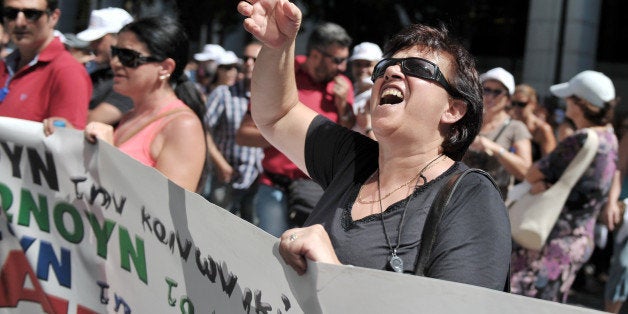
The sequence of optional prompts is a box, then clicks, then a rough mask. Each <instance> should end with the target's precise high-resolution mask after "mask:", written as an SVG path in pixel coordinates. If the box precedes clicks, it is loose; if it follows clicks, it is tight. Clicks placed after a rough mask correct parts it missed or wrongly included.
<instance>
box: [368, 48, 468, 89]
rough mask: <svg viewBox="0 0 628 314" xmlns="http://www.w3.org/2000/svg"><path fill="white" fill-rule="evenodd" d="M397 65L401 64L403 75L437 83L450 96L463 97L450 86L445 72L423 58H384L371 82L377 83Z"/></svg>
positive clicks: (376, 68) (374, 70) (374, 72)
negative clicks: (390, 68)
mask: <svg viewBox="0 0 628 314" xmlns="http://www.w3.org/2000/svg"><path fill="white" fill-rule="evenodd" d="M397 64H400V66H401V72H402V73H403V74H405V75H408V76H414V77H418V78H421V79H425V80H430V81H435V82H437V83H438V84H440V85H441V86H442V87H443V88H445V90H446V91H447V93H449V95H451V96H454V97H461V95H460V93H459V92H458V91H457V90H455V89H454V88H453V87H451V85H449V82H447V79H445V75H443V72H441V71H440V69H439V68H438V66H437V65H436V64H434V63H433V62H431V61H429V60H425V59H423V58H416V57H413V58H384V59H382V60H381V61H379V62H378V63H377V64H376V65H375V69H373V75H372V76H371V80H372V81H373V82H375V80H376V79H378V78H380V77H382V76H384V73H385V72H386V69H387V68H388V67H389V66H391V65H397Z"/></svg>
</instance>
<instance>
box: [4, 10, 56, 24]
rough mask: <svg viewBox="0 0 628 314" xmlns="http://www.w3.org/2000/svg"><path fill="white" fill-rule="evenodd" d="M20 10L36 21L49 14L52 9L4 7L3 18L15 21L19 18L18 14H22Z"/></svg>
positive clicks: (27, 17) (30, 19) (25, 15)
mask: <svg viewBox="0 0 628 314" xmlns="http://www.w3.org/2000/svg"><path fill="white" fill-rule="evenodd" d="M20 12H22V13H24V17H25V18H26V19H27V20H29V21H31V22H34V21H37V20H39V19H40V18H41V16H42V15H44V14H46V15H49V14H50V9H46V10H37V9H18V8H13V7H3V8H2V18H3V19H7V20H10V21H14V20H15V19H17V16H18V14H20Z"/></svg>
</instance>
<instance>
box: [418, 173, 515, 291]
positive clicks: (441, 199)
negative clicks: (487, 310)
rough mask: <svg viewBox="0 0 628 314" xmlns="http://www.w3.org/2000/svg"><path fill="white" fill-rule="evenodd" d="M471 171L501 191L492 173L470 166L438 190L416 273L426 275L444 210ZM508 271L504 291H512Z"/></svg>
mask: <svg viewBox="0 0 628 314" xmlns="http://www.w3.org/2000/svg"><path fill="white" fill-rule="evenodd" d="M471 172H477V173H479V174H482V175H484V176H485V177H487V178H488V179H489V181H491V183H492V184H493V186H494V187H495V189H496V190H497V191H499V187H498V186H497V183H495V180H493V178H492V177H491V175H490V174H488V173H487V172H486V171H484V170H481V169H476V168H469V169H467V170H465V171H461V172H458V173H456V174H454V175H453V176H452V177H451V178H450V179H449V181H447V183H446V184H445V185H444V186H443V187H442V188H441V189H440V191H438V194H436V198H435V199H434V201H433V202H432V205H431V206H430V211H429V212H428V213H427V218H425V225H424V227H423V233H422V234H421V247H419V255H418V256H417V262H416V264H415V265H414V274H415V275H417V276H425V271H426V269H427V263H428V261H429V259H430V255H431V254H432V249H433V248H434V243H435V242H436V230H437V229H438V225H439V224H440V221H441V218H442V217H443V212H444V211H445V208H447V205H448V204H449V201H450V200H451V196H452V195H453V194H454V191H455V190H456V188H457V187H458V185H460V181H462V178H464V176H466V175H467V174H469V173H471ZM509 268H510V267H509ZM508 273H509V275H508V276H506V282H505V283H504V290H503V291H505V292H510V269H509V270H508Z"/></svg>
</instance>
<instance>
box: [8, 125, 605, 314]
mask: <svg viewBox="0 0 628 314" xmlns="http://www.w3.org/2000/svg"><path fill="white" fill-rule="evenodd" d="M0 207H1V208H2V210H1V211H0V267H1V268H0V312H2V311H6V312H10V313H40V312H46V313H105V312H108V313H304V312H305V313H405V312H428V313H452V312H453V313H456V312H465V313H504V312H508V313H529V312H534V313H590V312H595V311H593V310H589V309H585V308H579V307H574V306H567V305H562V304H557V303H552V302H546V301H540V300H534V299H531V298H526V297H521V296H514V295H509V294H506V293H502V292H497V291H492V290H488V289H484V288H478V287H472V286H468V285H463V284H458V283H453V282H445V281H442V280H436V279H430V278H420V277H416V276H410V275H400V274H395V273H391V272H383V271H377V270H370V269H364V268H360V267H348V266H336V265H326V264H318V263H310V264H309V268H308V271H307V273H306V274H305V275H304V276H298V275H296V273H295V272H294V271H293V270H292V269H291V268H289V267H287V266H286V265H285V264H284V263H283V261H282V260H281V258H280V256H279V254H278V252H277V239H276V238H274V237H272V236H270V235H268V234H267V233H265V232H263V231H261V230H260V229H258V228H257V227H255V226H253V225H251V224H249V223H247V222H245V221H244V220H241V219H239V218H237V217H236V216H234V215H232V214H230V213H229V212H228V211H225V210H223V209H221V208H219V207H217V206H215V205H213V204H210V203H209V202H207V201H206V200H204V199H203V198H202V197H200V196H199V195H197V194H195V193H192V192H188V191H185V190H183V189H181V188H180V187H178V186H176V185H175V184H173V183H171V182H169V181H168V180H167V179H166V178H165V177H163V175H161V174H160V173H159V172H157V171H155V170H154V169H152V168H149V167H145V166H143V165H141V164H139V163H138V162H136V161H135V160H132V159H131V158H130V157H128V156H126V155H125V154H123V153H121V152H119V151H118V150H117V149H116V148H115V147H112V146H110V145H108V144H104V143H98V144H89V143H87V142H85V140H84V139H83V135H82V133H81V132H79V131H75V130H67V129H58V130H57V131H56V132H55V134H53V135H52V136H50V137H44V135H43V131H42V125H41V124H40V123H35V122H29V121H23V120H17V119H10V118H3V117H0Z"/></svg>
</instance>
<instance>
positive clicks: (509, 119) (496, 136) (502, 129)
mask: <svg viewBox="0 0 628 314" xmlns="http://www.w3.org/2000/svg"><path fill="white" fill-rule="evenodd" d="M510 122H512V118H508V119H506V121H504V124H503V125H502V128H501V129H499V132H497V135H495V137H494V138H493V142H497V139H499V137H500V136H502V133H504V131H505V130H506V128H507V127H508V126H509V125H510Z"/></svg>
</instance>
